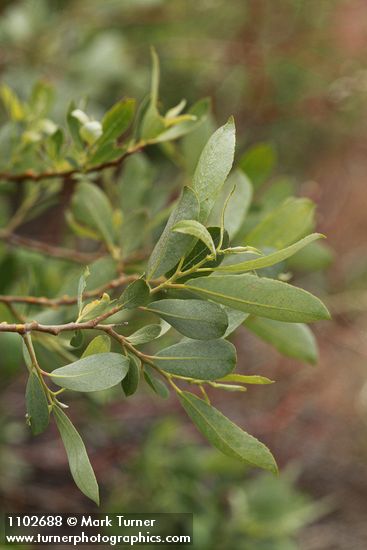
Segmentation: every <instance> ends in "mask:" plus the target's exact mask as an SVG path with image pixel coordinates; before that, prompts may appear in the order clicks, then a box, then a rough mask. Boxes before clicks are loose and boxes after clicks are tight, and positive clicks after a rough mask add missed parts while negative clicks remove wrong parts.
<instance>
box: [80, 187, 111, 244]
mask: <svg viewBox="0 0 367 550" xmlns="http://www.w3.org/2000/svg"><path fill="white" fill-rule="evenodd" d="M72 211H73V214H74V216H75V218H76V220H77V221H79V222H80V223H82V224H85V225H87V226H90V227H92V229H94V230H97V231H98V232H99V234H100V235H101V237H102V238H103V240H104V241H105V242H106V244H108V245H110V246H111V245H113V243H114V241H115V229H114V226H113V221H112V220H113V210H112V206H111V204H110V202H109V200H108V198H107V196H106V194H105V193H104V192H103V191H102V190H101V189H100V188H99V187H97V185H95V184H93V183H89V182H86V181H82V182H80V183H79V184H78V185H77V188H76V191H75V193H74V195H73V198H72Z"/></svg>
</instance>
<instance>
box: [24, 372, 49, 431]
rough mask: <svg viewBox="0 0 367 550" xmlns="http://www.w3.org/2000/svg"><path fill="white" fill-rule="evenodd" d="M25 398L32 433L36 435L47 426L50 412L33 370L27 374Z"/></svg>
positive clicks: (43, 391) (41, 387) (39, 382)
mask: <svg viewBox="0 0 367 550" xmlns="http://www.w3.org/2000/svg"><path fill="white" fill-rule="evenodd" d="M25 400H26V406H27V414H28V420H29V422H30V425H31V430H32V433H33V435H38V434H40V433H42V432H44V431H45V429H46V428H47V426H48V422H49V417H50V413H49V410H48V403H47V397H46V394H45V390H44V389H43V386H42V384H41V381H40V379H39V377H38V375H37V372H36V371H35V370H32V372H31V373H30V375H29V378H28V382H27V388H26V392H25Z"/></svg>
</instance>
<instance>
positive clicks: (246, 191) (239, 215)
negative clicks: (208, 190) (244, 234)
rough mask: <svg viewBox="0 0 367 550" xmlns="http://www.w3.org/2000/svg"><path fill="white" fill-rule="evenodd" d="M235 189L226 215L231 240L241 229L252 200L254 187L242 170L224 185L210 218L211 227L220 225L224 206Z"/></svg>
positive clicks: (232, 175) (225, 224)
mask: <svg viewBox="0 0 367 550" xmlns="http://www.w3.org/2000/svg"><path fill="white" fill-rule="evenodd" d="M233 188H235V189H234V192H233V193H232V195H231V197H230V199H229V201H228V203H227V207H226V211H225V215H224V227H225V228H226V230H227V231H228V234H229V236H230V238H231V239H233V237H234V236H235V235H236V233H237V232H238V231H239V229H240V228H241V226H242V223H243V221H244V219H245V217H246V214H247V211H248V209H249V206H250V204H251V199H252V185H251V183H250V181H249V179H248V178H247V177H246V176H245V174H243V173H242V172H241V171H240V170H235V171H234V172H233V173H232V174H231V175H230V176H229V178H228V179H227V181H226V182H225V184H224V185H223V189H222V191H221V193H220V195H219V197H218V198H217V200H216V202H215V204H214V206H213V210H212V212H211V214H210V218H209V222H210V224H211V225H220V223H221V214H222V209H223V204H224V203H225V201H226V198H227V197H228V195H229V194H230V193H231V191H232V189H233Z"/></svg>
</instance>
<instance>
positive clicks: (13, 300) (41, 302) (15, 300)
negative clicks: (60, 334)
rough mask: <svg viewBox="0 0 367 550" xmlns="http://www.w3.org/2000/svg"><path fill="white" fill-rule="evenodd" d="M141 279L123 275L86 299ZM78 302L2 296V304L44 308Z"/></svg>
mask: <svg viewBox="0 0 367 550" xmlns="http://www.w3.org/2000/svg"><path fill="white" fill-rule="evenodd" d="M139 278H140V275H138V274H134V275H125V274H124V273H123V274H121V275H120V276H119V277H117V278H116V279H113V280H112V281H109V282H108V283H106V284H104V285H102V286H100V287H98V288H96V289H94V290H89V291H86V292H84V293H83V297H84V298H94V297H96V296H101V295H102V294H103V293H104V292H105V291H106V290H111V289H116V288H120V287H122V286H124V285H126V284H128V283H131V282H132V281H136V280H137V279H139ZM151 282H152V283H160V282H161V279H155V280H154V281H151ZM77 301H78V297H77V296H68V295H65V296H62V297H60V298H46V297H44V296H12V295H5V294H4V295H1V294H0V303H3V304H29V305H34V306H44V307H59V306H71V305H74V304H76V303H77Z"/></svg>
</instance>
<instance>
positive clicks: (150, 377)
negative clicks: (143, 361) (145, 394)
mask: <svg viewBox="0 0 367 550" xmlns="http://www.w3.org/2000/svg"><path fill="white" fill-rule="evenodd" d="M144 379H145V381H146V383H147V384H148V386H149V387H150V388H151V389H152V390H153V391H154V393H156V394H157V395H159V397H162V399H167V398H168V397H169V389H168V388H167V386H166V384H165V383H164V382H163V380H161V379H160V378H157V377H156V376H155V374H154V371H153V369H152V368H151V367H149V365H144Z"/></svg>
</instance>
